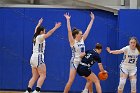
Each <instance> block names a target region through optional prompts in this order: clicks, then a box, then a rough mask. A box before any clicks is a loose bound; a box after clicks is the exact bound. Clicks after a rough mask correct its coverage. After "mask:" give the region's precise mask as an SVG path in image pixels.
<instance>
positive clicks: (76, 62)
mask: <svg viewBox="0 0 140 93" xmlns="http://www.w3.org/2000/svg"><path fill="white" fill-rule="evenodd" d="M80 61H81V60H79V59H78V60H76V59H74V58H73V57H72V58H71V60H70V69H77V67H78V65H79V63H80Z"/></svg>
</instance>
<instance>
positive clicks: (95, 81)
mask: <svg viewBox="0 0 140 93" xmlns="http://www.w3.org/2000/svg"><path fill="white" fill-rule="evenodd" d="M85 78H86V79H87V80H90V81H92V82H94V83H95V86H96V90H97V93H102V89H101V86H100V81H99V79H98V77H97V76H96V75H95V74H94V73H93V72H92V73H91V74H90V75H89V76H88V77H85Z"/></svg>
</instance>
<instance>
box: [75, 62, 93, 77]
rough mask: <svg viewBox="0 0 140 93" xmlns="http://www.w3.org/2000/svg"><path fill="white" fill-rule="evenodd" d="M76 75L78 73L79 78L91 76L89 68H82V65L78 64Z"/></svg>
mask: <svg viewBox="0 0 140 93" xmlns="http://www.w3.org/2000/svg"><path fill="white" fill-rule="evenodd" d="M77 73H78V74H79V75H80V76H85V77H88V76H89V75H90V74H91V70H90V68H89V67H87V66H83V65H81V64H79V65H78V68H77Z"/></svg>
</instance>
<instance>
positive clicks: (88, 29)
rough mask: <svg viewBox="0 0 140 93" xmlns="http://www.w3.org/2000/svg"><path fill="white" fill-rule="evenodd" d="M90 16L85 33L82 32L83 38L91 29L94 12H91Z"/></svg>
mask: <svg viewBox="0 0 140 93" xmlns="http://www.w3.org/2000/svg"><path fill="white" fill-rule="evenodd" d="M90 17H91V20H90V23H89V25H88V27H87V29H86V31H85V33H84V34H83V40H85V39H86V38H87V36H88V34H89V32H90V30H91V27H92V24H93V21H94V14H93V13H92V12H91V13H90Z"/></svg>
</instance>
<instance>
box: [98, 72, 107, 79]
mask: <svg viewBox="0 0 140 93" xmlns="http://www.w3.org/2000/svg"><path fill="white" fill-rule="evenodd" d="M98 77H99V79H100V80H106V79H107V78H108V73H107V72H99V74H98Z"/></svg>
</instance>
